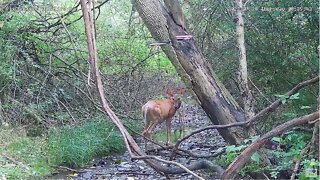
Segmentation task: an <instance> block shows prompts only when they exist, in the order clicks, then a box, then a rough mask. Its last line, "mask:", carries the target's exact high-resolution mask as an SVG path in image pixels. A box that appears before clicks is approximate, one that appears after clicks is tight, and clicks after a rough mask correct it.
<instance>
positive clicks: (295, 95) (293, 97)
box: [290, 93, 300, 99]
mask: <svg viewBox="0 0 320 180" xmlns="http://www.w3.org/2000/svg"><path fill="white" fill-rule="evenodd" d="M299 95H300V93H296V94H293V95H291V96H290V99H299V98H300V97H299Z"/></svg>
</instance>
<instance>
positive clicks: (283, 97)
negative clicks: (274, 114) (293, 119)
mask: <svg viewBox="0 0 320 180" xmlns="http://www.w3.org/2000/svg"><path fill="white" fill-rule="evenodd" d="M276 96H277V97H279V98H280V101H281V103H282V104H285V103H286V102H287V99H288V98H289V96H287V95H281V94H278V95H276Z"/></svg>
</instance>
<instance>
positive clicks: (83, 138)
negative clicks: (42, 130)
mask: <svg viewBox="0 0 320 180" xmlns="http://www.w3.org/2000/svg"><path fill="white" fill-rule="evenodd" d="M123 150H124V144H123V141H122V137H121V136H120V133H119V132H118V131H117V130H116V129H115V127H114V125H112V124H111V123H110V122H107V121H105V120H101V121H100V120H92V121H90V122H87V123H84V124H83V125H80V126H76V127H64V128H62V129H58V130H52V131H51V132H50V133H49V136H48V156H49V162H50V163H52V164H66V165H76V166H81V165H84V164H85V163H88V162H90V161H91V160H92V159H93V158H94V157H97V156H102V155H109V154H111V153H115V152H121V151H123Z"/></svg>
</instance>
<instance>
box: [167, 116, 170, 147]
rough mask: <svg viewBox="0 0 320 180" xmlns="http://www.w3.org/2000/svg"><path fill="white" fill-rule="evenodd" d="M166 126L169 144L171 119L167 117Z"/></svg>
mask: <svg viewBox="0 0 320 180" xmlns="http://www.w3.org/2000/svg"><path fill="white" fill-rule="evenodd" d="M166 127H167V143H166V145H167V146H168V145H169V143H170V134H171V119H166Z"/></svg>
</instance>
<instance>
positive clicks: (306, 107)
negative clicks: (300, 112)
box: [300, 106, 311, 109]
mask: <svg viewBox="0 0 320 180" xmlns="http://www.w3.org/2000/svg"><path fill="white" fill-rule="evenodd" d="M310 108H311V106H301V107H300V109H310Z"/></svg>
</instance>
